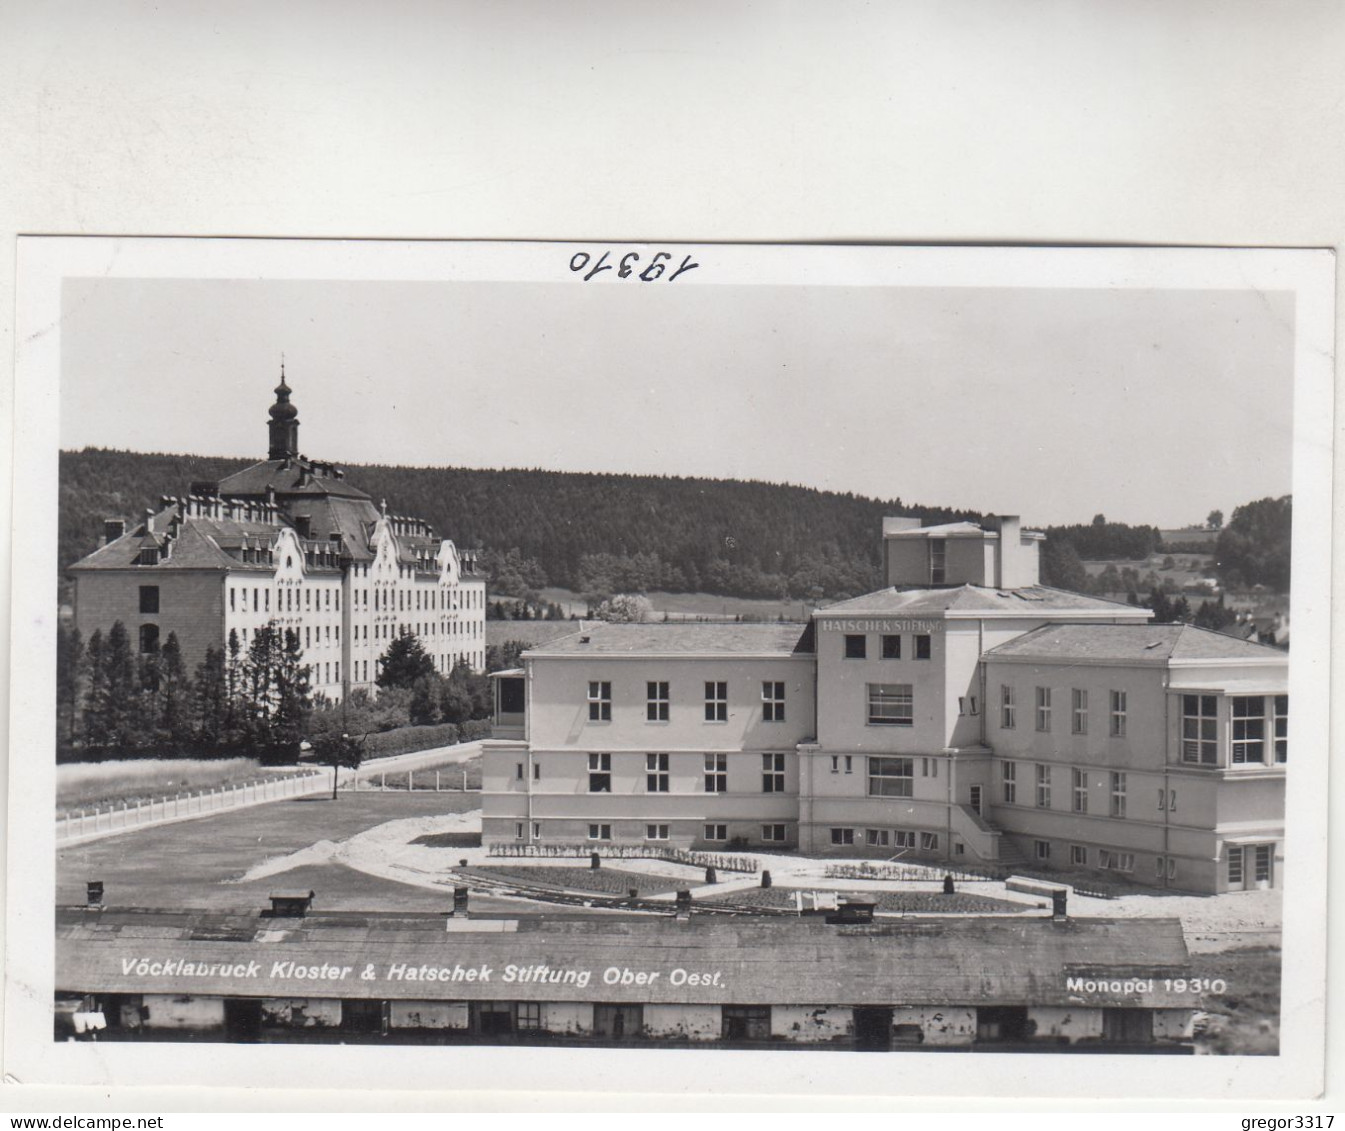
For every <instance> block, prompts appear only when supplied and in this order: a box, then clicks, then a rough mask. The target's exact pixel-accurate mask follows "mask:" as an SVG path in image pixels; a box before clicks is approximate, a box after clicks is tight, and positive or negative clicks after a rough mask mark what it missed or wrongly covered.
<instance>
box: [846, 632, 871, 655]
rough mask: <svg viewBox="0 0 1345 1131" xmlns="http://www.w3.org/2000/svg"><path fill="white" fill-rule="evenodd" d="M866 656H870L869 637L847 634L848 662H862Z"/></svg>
mask: <svg viewBox="0 0 1345 1131" xmlns="http://www.w3.org/2000/svg"><path fill="white" fill-rule="evenodd" d="M866 655H868V637H867V636H862V635H858V634H855V633H847V634H846V637H845V658H846V659H847V660H862V659H864V657H865V656H866Z"/></svg>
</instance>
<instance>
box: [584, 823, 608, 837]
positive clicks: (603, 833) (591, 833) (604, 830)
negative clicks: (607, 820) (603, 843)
mask: <svg viewBox="0 0 1345 1131" xmlns="http://www.w3.org/2000/svg"><path fill="white" fill-rule="evenodd" d="M588 839H589V840H611V839H612V826H611V825H589V827H588Z"/></svg>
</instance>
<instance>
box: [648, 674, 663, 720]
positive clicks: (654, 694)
mask: <svg viewBox="0 0 1345 1131" xmlns="http://www.w3.org/2000/svg"><path fill="white" fill-rule="evenodd" d="M644 711H645V718H646V719H648V720H649V721H650V722H651V723H666V722H667V721H668V684H667V681H666V680H652V679H651V680H649V681H648V682H647V683H646V684H645V708H644Z"/></svg>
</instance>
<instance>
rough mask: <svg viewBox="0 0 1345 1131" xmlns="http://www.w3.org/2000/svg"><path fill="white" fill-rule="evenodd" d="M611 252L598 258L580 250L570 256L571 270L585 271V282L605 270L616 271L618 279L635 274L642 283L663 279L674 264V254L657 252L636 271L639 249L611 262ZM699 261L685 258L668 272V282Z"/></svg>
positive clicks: (689, 269)
mask: <svg viewBox="0 0 1345 1131" xmlns="http://www.w3.org/2000/svg"><path fill="white" fill-rule="evenodd" d="M610 258H611V252H608V251H604V252H603V253H602V255H601V256H599V258H598V259H596V260H595V259H594V258H593V256H592V255H591V254H590V253H589V252H587V251H578V252H575V254H574V255H572V256H571V257H570V270H571V271H573V272H574V273H575V274H576V275H577V274H579V273H580V272H583V273H584V282H586V283H588V282H591V281H592V280H593V279H594V278H596V277H597V276H598V274H599V273H601V272H603V271H612V270H615V271H616V277H617V278H618V279H629V278H630V277H631V276H632V275H634V276H635V277H636V278H637V279H639V280H640V282H642V283H652V282H654V280H656V279H661V278H663V276H664V275H665V274H667V273H668V268H669V267H670V266H671V265H672V254H671V253H670V252H666V251H660V252H656V253H655V254H654V256H653V257H652V258H651V259H650V260H649V262H648V263H647V264H645V267H644V269H643V270H642V271H639V272H637V271H636V265H637V264H638V263H639V262H640V253H639V252H638V251H628V252H626V254H625V255H623V256H622V257H621V258H620V259H619V260H617V261H616V262H615V263H611V262H609V259H610ZM699 266H700V264H699V263H694V262H692V259H691V256H689V255H688V256H686V257H685V258H683V260H682V262H681V264H680V265H679V266H678V268H677V270H675V271H673V272H672V273H671V274H668V282H670V283H671V282H672V281H673V280H674V279H676V278H677V276H678V275H680V274H682V272H684V271H692V270H694V269H695V268H697V267H699Z"/></svg>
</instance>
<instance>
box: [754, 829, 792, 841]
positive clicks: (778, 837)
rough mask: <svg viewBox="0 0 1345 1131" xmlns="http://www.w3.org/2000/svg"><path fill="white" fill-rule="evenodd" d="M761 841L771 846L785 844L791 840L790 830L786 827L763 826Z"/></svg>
mask: <svg viewBox="0 0 1345 1131" xmlns="http://www.w3.org/2000/svg"><path fill="white" fill-rule="evenodd" d="M761 839H762V840H764V841H767V842H769V843H771V844H783V843H784V842H785V841H787V840H788V839H789V834H788V830H786V828H785V826H784V825H762V826H761Z"/></svg>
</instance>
